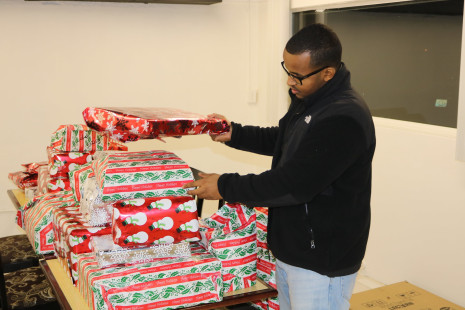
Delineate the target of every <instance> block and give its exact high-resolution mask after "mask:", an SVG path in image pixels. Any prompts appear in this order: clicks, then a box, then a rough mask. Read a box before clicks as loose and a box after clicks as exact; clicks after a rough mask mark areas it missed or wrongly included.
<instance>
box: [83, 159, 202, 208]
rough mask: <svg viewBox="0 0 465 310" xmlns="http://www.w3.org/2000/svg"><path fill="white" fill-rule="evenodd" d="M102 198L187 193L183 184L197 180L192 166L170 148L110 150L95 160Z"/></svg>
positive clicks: (115, 198) (94, 167) (107, 199)
mask: <svg viewBox="0 0 465 310" xmlns="http://www.w3.org/2000/svg"><path fill="white" fill-rule="evenodd" d="M92 167H93V169H94V172H95V177H96V180H97V185H98V186H99V188H100V189H101V191H102V200H103V201H104V202H107V201H118V200H123V199H132V198H144V197H165V196H186V195H187V189H184V188H182V186H183V185H184V184H186V183H188V182H191V181H193V180H194V176H193V174H192V171H191V169H190V168H189V166H188V165H187V164H186V163H185V162H184V161H183V160H182V159H181V158H179V157H178V156H176V155H175V154H173V153H171V152H167V151H147V152H124V153H116V154H108V155H106V156H103V157H101V158H98V159H95V160H94V161H93V166H92Z"/></svg>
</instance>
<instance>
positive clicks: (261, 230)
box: [255, 207, 268, 249]
mask: <svg viewBox="0 0 465 310" xmlns="http://www.w3.org/2000/svg"><path fill="white" fill-rule="evenodd" d="M255 213H256V214H257V248H263V249H268V244H267V241H266V236H267V231H268V229H267V225H268V208H262V207H257V208H255Z"/></svg>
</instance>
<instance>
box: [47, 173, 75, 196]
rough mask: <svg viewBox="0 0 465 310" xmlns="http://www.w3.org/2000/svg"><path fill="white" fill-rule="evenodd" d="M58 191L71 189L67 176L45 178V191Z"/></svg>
mask: <svg viewBox="0 0 465 310" xmlns="http://www.w3.org/2000/svg"><path fill="white" fill-rule="evenodd" d="M60 191H71V183H70V181H69V178H67V177H57V178H54V177H51V176H50V175H49V176H48V178H47V192H49V193H56V192H60Z"/></svg>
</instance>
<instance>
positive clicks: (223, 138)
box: [207, 113, 232, 143]
mask: <svg viewBox="0 0 465 310" xmlns="http://www.w3.org/2000/svg"><path fill="white" fill-rule="evenodd" d="M207 117H208V118H209V119H223V120H225V121H226V122H227V123H228V125H229V131H228V132H225V133H220V134H210V138H212V140H213V141H216V142H222V143H224V142H228V141H231V133H232V127H231V122H230V121H228V119H227V118H226V117H224V116H223V115H221V114H216V113H213V114H209V115H207Z"/></svg>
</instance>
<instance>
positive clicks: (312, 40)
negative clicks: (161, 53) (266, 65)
mask: <svg viewBox="0 0 465 310" xmlns="http://www.w3.org/2000/svg"><path fill="white" fill-rule="evenodd" d="M286 51H287V52H288V53H289V54H292V55H299V54H302V53H305V52H309V53H310V65H311V66H313V67H323V66H330V67H335V68H338V67H339V65H340V63H341V57H342V45H341V42H340V41H339V38H338V37H337V34H336V33H335V32H334V31H333V30H332V29H331V28H329V27H328V26H326V25H323V24H318V23H316V24H311V25H309V26H306V27H305V28H302V29H301V30H299V31H298V32H297V33H296V34H295V35H293V36H292V38H290V39H289V41H288V42H287V44H286Z"/></svg>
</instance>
